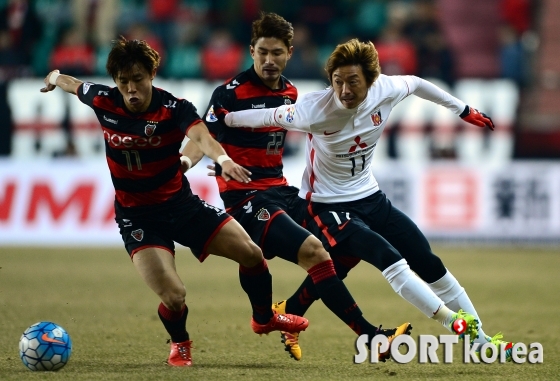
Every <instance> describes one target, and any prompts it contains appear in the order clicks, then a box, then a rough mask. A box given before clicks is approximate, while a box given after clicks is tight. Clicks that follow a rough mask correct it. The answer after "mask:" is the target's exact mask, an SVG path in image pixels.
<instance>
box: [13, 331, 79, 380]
mask: <svg viewBox="0 0 560 381" xmlns="http://www.w3.org/2000/svg"><path fill="white" fill-rule="evenodd" d="M71 353H72V340H70V335H68V333H67V332H66V331H65V330H64V328H62V327H61V326H59V325H57V324H55V323H51V322H49V321H42V322H39V323H36V324H33V325H32V326H31V327H29V328H27V329H26V330H25V332H24V333H23V334H22V335H21V338H20V339H19V357H20V358H21V361H23V365H25V366H26V367H28V368H29V369H31V370H59V369H60V368H62V367H63V366H64V365H66V363H67V362H68V360H69V359H70V354H71Z"/></svg>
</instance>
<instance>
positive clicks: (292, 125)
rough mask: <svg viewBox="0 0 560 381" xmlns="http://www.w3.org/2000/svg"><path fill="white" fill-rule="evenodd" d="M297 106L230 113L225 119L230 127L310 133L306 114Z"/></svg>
mask: <svg viewBox="0 0 560 381" xmlns="http://www.w3.org/2000/svg"><path fill="white" fill-rule="evenodd" d="M298 110H303V109H300V108H298V107H297V103H296V104H295V105H284V106H280V107H276V108H265V109H254V110H242V111H236V112H230V113H228V114H227V116H226V117H225V120H224V121H225V124H226V125H227V126H229V127H249V128H265V127H270V126H273V127H281V128H284V129H286V130H291V131H301V132H310V126H309V123H308V121H307V115H306V113H305V112H300V113H298Z"/></svg>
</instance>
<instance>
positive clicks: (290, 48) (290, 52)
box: [288, 46, 294, 59]
mask: <svg viewBox="0 0 560 381" xmlns="http://www.w3.org/2000/svg"><path fill="white" fill-rule="evenodd" d="M292 54H294V47H293V46H290V47H289V48H288V59H290V58H292Z"/></svg>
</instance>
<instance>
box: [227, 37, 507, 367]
mask: <svg viewBox="0 0 560 381" xmlns="http://www.w3.org/2000/svg"><path fill="white" fill-rule="evenodd" d="M325 70H326V71H327V74H328V76H329V80H330V81H331V85H332V86H331V87H329V88H327V89H325V90H322V91H317V92H313V93H309V94H305V95H303V96H302V97H301V98H300V99H299V100H298V102H297V103H296V104H294V105H285V106H281V107H277V108H274V109H260V110H245V111H239V112H231V113H229V114H228V115H226V116H225V122H226V124H227V125H228V126H230V127H253V128H258V127H261V126H279V127H283V128H285V129H286V130H295V131H302V132H305V133H307V134H308V139H307V140H306V161H307V163H306V169H305V172H304V174H303V179H302V184H301V190H300V193H299V195H300V197H301V198H302V202H303V204H305V205H303V206H302V207H307V210H308V216H307V218H306V221H305V222H306V227H307V228H308V229H309V230H310V231H312V232H313V233H314V234H315V235H316V236H317V237H319V238H320V239H321V240H322V242H323V244H324V246H325V247H326V248H327V249H328V250H329V252H330V253H331V255H333V256H334V255H349V253H351V255H353V256H356V257H359V258H361V259H363V260H365V261H367V262H368V263H371V264H373V265H374V266H375V267H377V268H378V269H379V270H380V271H382V273H383V275H384V276H385V278H386V279H387V280H388V281H389V283H390V284H391V286H392V287H393V289H394V290H395V292H397V293H398V294H399V295H401V296H402V297H403V298H405V299H406V300H407V301H409V302H410V303H412V304H413V305H414V306H416V307H417V308H418V309H420V310H421V311H422V312H423V313H424V314H426V315H427V316H428V317H431V318H433V319H435V320H438V321H439V322H441V323H442V324H443V325H444V326H447V327H448V322H449V317H450V316H452V314H453V311H457V310H458V311H459V312H460V313H466V316H474V318H475V319H474V321H473V320H469V322H470V323H472V324H473V325H476V322H477V321H478V322H479V321H480V318H479V315H478V313H477V311H476V309H475V308H474V306H473V303H472V302H471V300H470V298H469V297H468V295H467V293H466V292H465V290H464V288H463V287H461V285H460V284H459V282H458V281H457V279H456V278H455V277H454V276H453V275H452V274H451V272H449V271H448V270H447V269H446V268H445V266H444V265H443V263H442V261H441V259H440V258H439V257H437V256H436V255H435V254H434V253H433V252H432V251H431V248H430V245H429V243H428V241H427V239H426V237H425V236H424V234H423V233H422V232H421V231H420V230H419V229H418V227H417V226H416V225H415V224H414V223H413V222H412V220H410V218H409V217H407V216H406V215H405V214H404V213H402V212H401V211H399V210H398V209H397V208H395V207H394V206H392V205H391V202H390V201H389V200H388V199H387V198H386V196H385V194H384V193H383V192H382V191H381V190H380V189H379V185H378V183H377V181H376V179H375V177H374V175H373V173H372V171H371V168H370V167H371V162H372V159H373V153H374V150H375V146H376V144H377V141H378V140H379V137H380V136H381V133H382V131H383V128H384V126H385V123H386V121H387V119H388V117H389V114H390V112H391V110H392V109H393V107H395V106H396V105H397V104H398V103H399V102H400V101H402V100H403V99H404V98H406V97H407V96H409V95H410V94H414V95H416V96H418V97H421V98H424V99H426V100H429V101H431V102H434V103H437V104H439V105H442V106H444V107H446V108H448V109H449V110H450V111H452V112H453V113H455V114H457V115H458V116H459V117H461V118H462V119H463V120H465V121H467V122H469V123H471V124H474V125H476V126H478V127H482V128H485V127H488V128H490V129H491V130H493V129H494V124H493V122H492V120H491V119H490V118H489V117H488V116H486V115H485V114H483V113H480V112H478V111H477V110H476V109H474V108H472V107H470V106H468V105H466V104H465V103H464V102H463V101H461V100H459V99H457V98H455V97H453V96H452V95H450V94H448V93H447V92H445V91H443V90H442V89H440V88H439V87H437V86H435V85H433V84H432V83H430V82H428V81H425V80H423V79H421V78H418V77H415V76H386V75H383V74H381V68H380V66H379V59H378V55H377V51H376V49H375V47H374V45H373V44H372V43H371V42H367V43H364V42H360V41H358V40H356V39H353V40H350V41H348V42H347V43H344V44H340V45H338V46H337V47H336V49H335V50H334V51H333V52H332V54H331V55H330V57H329V59H328V61H327V64H326V67H325ZM304 200H306V201H304ZM413 271H414V272H415V273H416V274H418V276H419V277H420V278H421V279H419V278H418V277H416V276H415V274H414V273H413ZM306 282H307V280H306V281H304V284H305V283H306ZM304 288H305V289H306V290H307V292H308V293H309V290H310V288H309V287H304V285H302V287H300V289H299V290H298V292H296V294H294V296H292V297H291V298H290V299H288V300H287V301H286V302H285V303H286V306H285V307H286V311H287V312H290V313H291V312H292V311H291V310H299V311H300V312H305V310H306V309H307V308H308V307H309V305H310V303H309V302H308V303H307V305H302V303H301V300H299V301H298V299H309V297H308V298H299V297H298V296H299V295H298V293H299V292H300V290H302V289H304ZM313 296H314V298H315V299H316V298H317V297H316V296H315V295H313ZM463 311H464V312H463ZM301 315H303V313H301ZM448 328H449V327H448ZM475 330H476V328H475ZM501 338H502V336H501V334H500V333H499V334H497V335H495V336H494V337H490V336H487V335H485V333H484V331H483V330H482V324H481V323H480V324H479V325H478V331H475V332H474V334H472V335H471V342H472V343H473V344H474V343H477V344H479V345H480V344H483V343H486V342H492V343H493V344H494V345H496V346H498V348H499V346H500V344H501V343H505V348H506V355H507V357H508V359H511V348H512V346H513V343H511V342H504V341H502V340H501Z"/></svg>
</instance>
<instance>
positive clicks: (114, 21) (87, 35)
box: [0, 0, 532, 85]
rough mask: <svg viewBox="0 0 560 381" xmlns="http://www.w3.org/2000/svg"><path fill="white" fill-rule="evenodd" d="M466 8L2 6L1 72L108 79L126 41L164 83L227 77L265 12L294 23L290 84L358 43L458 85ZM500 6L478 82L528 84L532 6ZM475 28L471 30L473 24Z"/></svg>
mask: <svg viewBox="0 0 560 381" xmlns="http://www.w3.org/2000/svg"><path fill="white" fill-rule="evenodd" d="M461 1H463V0H445V1H444V2H442V1H440V2H438V1H436V0H398V1H395V0H393V1H390V0H332V1H324V0H306V1H298V2H288V1H269V0H239V1H230V0H0V57H1V59H0V66H2V67H3V68H4V69H3V73H4V75H3V77H11V76H13V75H20V76H29V75H37V76H43V75H44V74H45V73H47V72H48V71H49V70H51V69H54V68H57V69H60V70H61V72H64V73H68V74H72V75H76V76H89V75H105V61H106V57H107V53H108V51H109V49H110V47H111V40H113V39H115V38H116V37H117V36H118V35H124V36H125V37H127V38H129V39H134V38H136V39H144V40H147V41H148V42H149V44H150V45H151V46H152V47H153V48H155V49H156V50H158V51H159V52H160V53H161V55H162V56H163V60H162V66H161V68H160V71H159V75H161V76H164V77H166V78H205V79H208V80H216V79H227V78H228V77H230V76H232V75H235V74H236V73H238V72H239V71H240V70H242V69H243V68H245V67H247V66H248V65H250V63H251V61H250V56H249V49H248V45H249V42H250V34H251V22H252V21H253V20H254V19H255V18H257V17H258V13H259V11H261V10H266V11H273V12H277V13H279V14H280V15H282V16H284V17H285V18H286V19H287V20H288V21H290V22H291V23H292V24H293V25H294V29H295V38H294V42H293V45H294V56H293V58H292V61H291V62H290V65H288V68H287V70H286V73H285V74H286V76H287V77H288V78H305V79H324V75H323V73H324V71H323V69H322V68H323V65H324V62H325V60H326V58H327V57H328V55H329V53H330V52H331V51H332V49H333V48H334V46H336V44H338V43H341V42H345V41H347V40H348V39H350V38H353V37H358V38H360V39H362V40H371V41H373V42H374V43H375V45H376V47H377V49H378V51H379V56H380V60H381V65H382V69H383V72H384V73H386V74H414V75H418V76H421V77H430V78H438V79H441V80H443V81H445V82H447V83H449V84H452V83H453V81H454V80H455V79H456V77H457V75H460V73H457V71H456V68H455V57H454V48H453V47H452V46H450V43H449V41H448V36H447V34H446V30H445V28H446V26H445V25H444V24H445V21H446V20H443V19H442V16H443V15H444V14H446V13H444V11H445V9H446V8H450V7H452V4H451V3H453V2H461ZM498 1H499V7H498V9H499V12H500V13H499V14H494V15H492V19H493V20H494V24H499V29H498V30H497V32H498V34H496V35H493V36H492V35H488V36H486V37H485V39H486V40H488V41H493V40H496V43H497V44H498V45H499V46H497V48H498V49H496V50H495V55H496V57H495V59H496V60H497V61H499V65H495V67H493V68H491V70H490V71H488V69H485V71H482V72H480V73H472V75H473V76H477V77H493V78H494V77H502V78H511V79H513V80H515V81H516V82H517V83H518V84H519V85H523V84H524V83H525V82H526V81H527V79H528V76H529V75H530V74H529V69H530V68H527V67H524V64H525V63H526V62H527V60H526V59H524V57H525V55H526V53H527V50H528V48H529V47H527V46H526V45H527V43H525V44H524V35H525V33H526V32H528V31H530V30H531V27H532V10H531V1H530V0H498ZM438 3H442V4H438ZM445 3H448V4H447V5H445ZM475 14H476V16H475ZM477 14H478V12H476V13H475V12H473V14H472V15H468V14H464V15H460V16H461V17H464V18H469V17H479V16H478V15H477ZM471 24H472V25H473V29H474V28H475V25H476V22H471ZM493 26H495V25H493ZM473 32H475V31H474V30H473ZM464 48H465V49H472V48H471V47H469V46H465V47H464ZM472 53H473V54H476V52H472ZM6 73H7V74H6Z"/></svg>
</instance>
